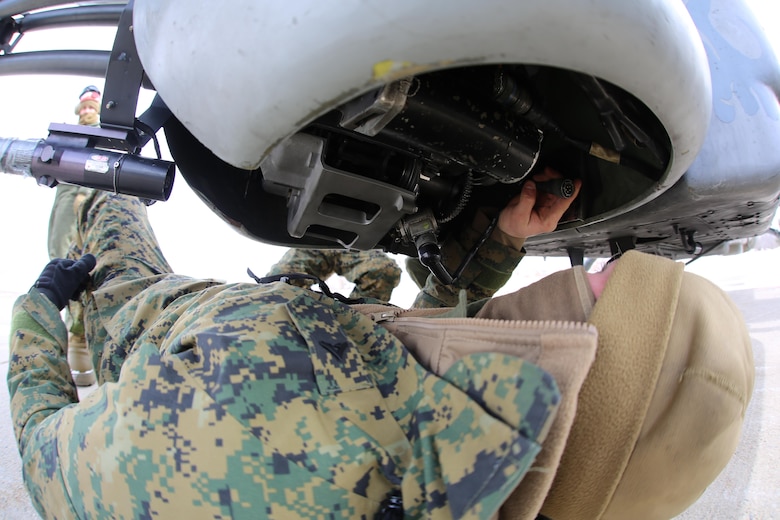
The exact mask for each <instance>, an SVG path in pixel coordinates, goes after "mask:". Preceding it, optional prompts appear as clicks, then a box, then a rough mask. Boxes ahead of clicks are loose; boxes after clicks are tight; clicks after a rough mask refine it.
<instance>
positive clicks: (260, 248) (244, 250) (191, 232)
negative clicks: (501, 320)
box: [0, 0, 780, 306]
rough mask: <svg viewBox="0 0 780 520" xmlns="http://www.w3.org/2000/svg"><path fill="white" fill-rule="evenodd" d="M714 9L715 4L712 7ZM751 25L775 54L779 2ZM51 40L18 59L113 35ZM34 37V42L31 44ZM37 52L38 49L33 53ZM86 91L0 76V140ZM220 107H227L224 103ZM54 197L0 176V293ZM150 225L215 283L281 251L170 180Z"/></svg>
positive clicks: (147, 96)
mask: <svg viewBox="0 0 780 520" xmlns="http://www.w3.org/2000/svg"><path fill="white" fill-rule="evenodd" d="M716 1H722V0H716ZM752 3H753V4H755V9H756V11H757V13H758V14H759V19H760V20H762V22H763V23H764V24H765V25H767V24H777V26H776V27H769V28H768V34H769V36H770V37H771V38H773V40H774V41H775V46H776V48H778V49H780V30H778V28H777V27H780V1H778V0H754V1H753V2H752ZM57 33H58V35H57V36H56V38H57V40H56V41H55V42H54V43H52V40H49V39H44V38H43V37H42V35H41V36H39V34H36V33H31V34H30V35H27V36H26V37H25V38H23V40H22V44H20V46H19V47H18V49H17V50H18V51H23V50H24V51H31V50H38V49H39V48H43V49H45V48H53V47H56V48H71V49H79V48H98V49H105V50H109V49H110V47H111V44H112V42H113V35H114V30H113V29H110V28H94V29H90V30H85V29H81V30H62V31H57ZM34 37H35V38H34ZM39 46H40V47H39ZM90 83H94V84H96V85H97V86H98V87H99V88H101V90H102V87H103V79H102V78H94V79H90V78H84V77H64V76H44V75H36V76H11V77H9V76H0V96H1V97H2V100H3V108H2V116H0V137H6V138H12V137H13V138H43V137H45V136H46V135H47V128H48V125H49V123H51V122H67V123H75V122H76V120H77V118H76V116H75V114H74V108H75V105H76V102H77V98H78V95H79V94H80V92H81V91H82V89H83V88H84V87H85V86H86V85H88V84H90ZM152 95H153V93H151V92H147V91H144V92H143V97H142V102H141V103H139V106H146V105H147V104H148V102H149V101H150V100H151V97H152ZM226 102H228V103H229V102H230V100H229V99H226ZM53 195H54V190H51V189H48V188H44V187H38V186H36V185H35V183H34V181H33V180H32V179H24V178H21V177H16V176H11V175H4V174H0V222H2V224H0V240H2V243H3V259H2V263H1V264H0V266H1V267H2V269H0V291H3V292H5V291H10V292H15V293H18V292H22V291H26V290H27V288H29V286H30V285H31V284H32V282H33V281H34V280H35V279H36V278H37V275H38V274H39V273H40V270H41V269H42V268H43V266H44V265H45V264H46V262H47V260H48V257H47V253H46V227H47V222H48V216H49V209H50V208H51V202H52V199H53ZM149 213H150V218H151V220H152V225H153V227H154V229H155V231H156V233H157V235H158V239H159V241H160V243H161V245H162V248H163V251H164V252H165V254H166V256H167V258H168V260H169V262H170V263H171V265H172V266H173V268H174V269H175V270H176V271H177V272H180V273H182V274H188V275H191V276H197V277H216V278H222V279H225V280H228V281H249V279H248V277H247V276H246V274H245V272H246V268H247V267H251V268H252V270H253V271H254V272H255V273H257V274H264V273H265V272H266V271H267V269H268V268H269V267H270V266H271V264H273V263H274V262H275V261H276V260H277V259H278V258H279V256H281V254H282V253H283V252H284V248H279V247H273V246H267V245H264V244H261V243H259V242H256V241H253V240H250V239H248V238H246V237H243V236H241V235H239V234H238V233H237V232H235V231H234V230H233V229H232V228H231V227H229V226H228V225H227V224H226V223H224V222H223V221H222V220H221V219H219V218H218V217H217V216H216V215H214V214H213V213H212V212H211V211H210V210H209V209H208V208H207V207H206V206H205V205H204V204H203V203H202V202H201V201H200V200H199V199H198V198H197V196H195V195H194V194H193V193H192V192H191V191H190V190H189V189H188V187H187V186H186V183H185V182H184V180H183V178H181V177H180V176H178V177H177V180H176V183H175V185H174V189H173V194H172V196H171V199H170V200H169V201H167V202H165V203H157V204H155V205H153V206H151V207H150V209H149ZM523 264H524V265H523V266H522V267H521V269H520V270H519V271H521V272H522V273H521V274H520V273H519V274H518V277H517V280H516V281H514V282H513V283H512V284H510V285H509V287H507V289H506V290H509V289H511V288H513V287H517V286H521V285H525V284H526V283H528V282H527V280H530V279H535V278H537V277H539V276H542V275H544V274H547V273H548V272H551V271H553V270H557V269H563V268H566V267H568V261H567V260H565V259H562V258H558V259H547V260H545V259H526V260H524V261H523ZM415 292H416V289H415V287H414V285H413V283H412V282H411V280H409V279H408V278H405V279H404V281H403V282H402V287H401V288H399V289H398V290H396V292H395V293H394V296H393V303H396V304H398V305H402V306H405V305H408V304H409V303H411V301H412V299H413V297H414V294H415Z"/></svg>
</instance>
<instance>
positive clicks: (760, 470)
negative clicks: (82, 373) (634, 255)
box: [0, 248, 780, 520]
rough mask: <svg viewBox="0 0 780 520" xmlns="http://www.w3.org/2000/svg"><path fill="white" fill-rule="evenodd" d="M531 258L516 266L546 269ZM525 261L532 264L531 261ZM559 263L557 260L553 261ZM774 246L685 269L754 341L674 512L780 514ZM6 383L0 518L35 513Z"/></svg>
mask: <svg viewBox="0 0 780 520" xmlns="http://www.w3.org/2000/svg"><path fill="white" fill-rule="evenodd" d="M536 260H540V259H526V260H525V261H524V263H523V265H521V267H520V269H518V271H521V272H525V273H534V274H536V273H538V274H540V275H542V274H545V273H544V272H543V271H544V269H545V268H544V267H539V265H541V264H539V263H538V262H535V261H536ZM529 264H530V265H529ZM556 265H561V264H556ZM524 267H525V269H524ZM779 269H780V248H778V249H772V250H764V251H749V252H747V253H743V254H739V255H734V256H723V257H714V258H704V259H701V260H698V261H696V262H694V263H692V264H691V265H690V266H689V267H688V270H689V271H692V272H696V273H698V274H701V275H703V276H705V277H707V278H709V279H711V280H713V281H714V282H715V283H717V284H718V285H720V286H721V287H722V288H723V289H724V290H726V291H727V292H728V293H729V294H730V295H731V297H732V298H733V299H734V300H735V302H736V303H737V305H738V306H739V308H740V309H741V310H742V312H743V314H744V316H745V318H746V320H747V322H748V325H749V329H750V335H751V338H752V340H753V348H754V356H755V363H756V385H755V391H754V394H753V399H752V401H751V403H750V406H749V408H748V413H747V417H746V425H745V429H744V432H743V436H742V440H741V442H740V445H739V447H738V448H737V452H736V454H735V455H734V457H733V458H732V460H731V462H730V463H729V465H728V466H727V467H726V468H725V470H724V471H723V472H722V473H721V475H720V476H719V477H718V479H717V480H716V481H715V482H714V483H713V484H712V485H711V486H710V487H709V488H708V489H707V491H706V492H705V493H704V495H703V496H702V497H701V499H700V500H699V501H698V502H697V503H695V504H694V505H693V506H692V507H691V508H690V509H689V510H688V511H686V512H685V513H683V514H682V515H681V516H680V517H678V518H680V519H684V520H694V519H695V520H700V519H714V520H721V519H722V520H726V519H728V520H735V519H739V520H742V519H750V520H759V519H760V520H770V519H775V518H777V519H780V491H778V490H780V469H779V468H780V444H778V439H780V271H779ZM16 296H17V293H15V292H9V291H3V290H2V288H0V376H1V377H2V379H3V380H5V376H6V374H7V372H8V331H9V324H10V317H11V306H12V304H13V301H14V299H15V298H16ZM8 400H9V399H8V389H7V386H6V385H5V384H0V489H2V492H1V494H0V497H1V498H0V520H4V519H8V520H26V519H34V518H37V514H36V513H35V510H34V509H33V508H32V506H31V505H30V501H29V498H28V497H27V494H26V491H25V489H24V486H23V484H22V479H21V469H20V461H19V454H18V452H17V450H16V442H15V440H14V437H13V430H12V427H11V421H10V415H9V409H8Z"/></svg>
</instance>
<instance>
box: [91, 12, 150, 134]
mask: <svg viewBox="0 0 780 520" xmlns="http://www.w3.org/2000/svg"><path fill="white" fill-rule="evenodd" d="M133 4H134V1H133V0H130V1H129V2H127V5H125V8H124V10H123V11H122V15H121V16H120V17H119V25H118V27H117V30H116V38H115V39H114V46H113V49H112V50H111V55H110V58H109V61H108V67H107V68H106V83H105V87H104V91H103V108H102V110H101V112H100V126H101V127H109V128H122V129H134V128H135V111H136V108H137V107H138V94H139V92H140V89H141V83H142V82H143V78H144V69H143V65H141V59H140V58H139V57H138V50H137V49H136V46H135V38H134V37H133Z"/></svg>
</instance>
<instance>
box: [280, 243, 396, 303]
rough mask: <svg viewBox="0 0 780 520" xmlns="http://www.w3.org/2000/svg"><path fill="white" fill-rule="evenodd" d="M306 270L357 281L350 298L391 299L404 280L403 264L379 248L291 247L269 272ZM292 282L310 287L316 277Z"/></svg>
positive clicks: (322, 277)
mask: <svg viewBox="0 0 780 520" xmlns="http://www.w3.org/2000/svg"><path fill="white" fill-rule="evenodd" d="M287 273H305V274H309V275H312V276H316V277H317V278H319V279H320V280H323V281H325V280H327V279H328V278H329V277H330V276H331V275H332V274H337V275H340V276H343V277H344V278H346V279H347V280H349V281H350V282H352V283H354V284H355V288H354V289H353V290H352V293H351V294H350V298H355V299H357V298H372V299H375V300H379V301H383V302H387V301H390V296H391V295H392V293H393V289H395V288H396V287H398V284H399V283H400V281H401V268H400V267H398V264H396V263H395V260H393V259H392V258H390V257H389V256H387V255H386V254H385V253H384V252H382V251H379V250H371V251H347V250H343V249H289V250H287V252H285V254H284V255H283V256H282V258H281V259H280V260H279V261H278V262H277V263H276V264H274V265H273V266H272V267H271V270H270V271H269V272H268V275H267V276H274V275H280V274H287ZM291 283H294V284H295V285H298V286H300V287H306V288H307V289H308V288H310V287H311V286H312V285H313V284H314V283H315V282H314V281H313V280H294V281H292V282H291Z"/></svg>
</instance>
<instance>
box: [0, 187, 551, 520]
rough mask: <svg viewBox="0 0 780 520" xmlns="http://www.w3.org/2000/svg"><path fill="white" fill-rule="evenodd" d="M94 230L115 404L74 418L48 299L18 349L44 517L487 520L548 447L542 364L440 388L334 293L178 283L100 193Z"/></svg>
mask: <svg viewBox="0 0 780 520" xmlns="http://www.w3.org/2000/svg"><path fill="white" fill-rule="evenodd" d="M79 225H80V227H79V234H78V239H79V240H78V242H77V244H76V247H75V248H73V254H74V255H76V254H81V253H86V252H91V253H93V254H95V256H96V257H97V259H98V265H97V266H96V268H95V270H94V271H93V285H92V286H91V287H89V288H88V290H87V291H85V293H84V294H83V296H82V303H83V304H84V308H85V310H84V312H85V314H84V320H85V325H86V332H87V339H88V344H89V346H90V348H91V349H92V354H93V361H94V362H95V366H96V367H97V368H98V381H99V383H100V386H99V387H98V388H97V389H96V390H95V391H93V392H92V393H90V394H89V395H88V396H87V397H86V398H85V399H84V400H83V401H82V402H78V396H77V393H76V390H75V386H74V385H73V381H72V379H71V377H70V371H69V368H68V364H67V361H66V358H65V352H64V349H65V345H66V337H67V331H66V330H65V327H64V325H63V324H62V321H61V319H60V317H59V313H58V312H57V309H56V308H55V307H54V305H53V304H51V302H49V300H48V299H46V298H45V297H44V296H43V295H41V293H39V292H38V291H37V289H31V290H30V292H29V293H28V294H27V295H23V296H21V297H20V298H19V299H18V300H17V302H16V304H15V307H14V316H13V324H12V334H11V340H10V344H11V357H10V362H9V371H8V386H9V392H10V395H11V413H12V416H13V424H14V429H15V434H16V438H17V440H18V442H19V450H20V454H21V456H22V460H23V468H24V480H25V484H26V486H27V488H28V490H29V492H30V496H31V498H32V501H33V504H34V505H35V507H36V509H37V510H38V512H39V513H40V514H41V515H42V516H43V517H44V518H152V517H158V518H178V517H181V516H182V515H188V514H189V515H192V517H193V518H373V517H374V516H375V515H376V514H377V512H378V511H380V509H381V508H382V504H383V502H385V500H386V499H387V498H388V496H390V495H391V494H400V496H401V497H402V500H403V514H404V515H405V516H408V517H413V518H489V517H491V516H492V515H493V514H494V513H495V512H496V511H497V510H498V507H499V506H500V505H501V504H502V503H503V501H504V500H505V499H506V498H507V496H508V495H509V494H510V493H511V491H512V490H513V489H514V488H515V487H516V486H517V485H518V484H519V482H520V480H521V479H522V477H523V475H524V474H525V473H526V472H527V471H528V469H529V467H530V465H531V463H532V461H533V459H534V457H535V456H536V454H537V453H538V451H539V449H540V446H539V443H540V442H541V439H542V438H543V436H544V433H545V432H546V430H547V429H548V428H549V424H550V421H551V420H552V418H553V416H554V414H555V411H556V409H557V403H558V399H559V393H558V389H557V386H556V384H555V382H554V380H553V379H552V378H551V377H550V376H549V375H548V374H547V373H546V372H544V371H542V370H541V369H539V368H538V367H536V366H535V365H532V364H530V363H527V362H523V361H522V360H521V359H519V358H515V357H509V356H506V355H502V354H475V355H472V356H467V357H465V358H463V359H461V360H460V361H458V362H457V363H456V364H455V365H453V366H452V367H451V368H450V369H449V370H448V371H447V373H445V374H444V376H443V377H438V376H436V375H434V374H433V373H431V372H429V371H428V370H426V369H425V368H424V367H423V366H421V365H420V364H419V363H418V362H417V361H416V360H415V359H414V357H412V356H411V355H410V354H409V352H408V351H407V350H406V348H405V347H404V346H403V345H402V344H401V343H400V341H399V340H398V339H397V338H396V337H394V336H393V335H392V334H390V333H389V332H387V331H386V330H385V329H383V328H382V327H380V326H378V325H377V324H375V323H374V322H373V321H372V320H371V319H370V318H369V317H367V316H364V315H363V314H360V313H358V312H356V311H354V310H353V309H351V308H350V307H349V306H347V305H344V304H342V303H340V302H337V301H335V300H332V299H330V298H327V297H325V296H323V295H319V294H317V293H313V292H311V291H308V290H305V289H302V288H298V287H295V286H292V285H288V284H285V283H281V282H277V283H271V284H265V285H254V284H223V283H219V282H217V281H214V280H196V279H192V278H188V277H184V276H178V275H174V274H172V273H171V272H170V268H169V266H168V264H167V262H166V261H165V259H164V257H163V255H162V253H161V252H160V250H159V247H158V245H157V242H156V240H155V238H154V235H153V233H152V230H151V228H150V226H149V223H148V220H147V218H146V213H145V208H144V206H143V205H142V204H140V203H139V202H138V201H137V200H135V199H132V198H128V197H123V196H120V195H113V194H107V193H98V192H95V193H93V194H92V195H91V196H90V197H89V198H88V199H87V200H86V202H85V204H84V206H83V209H82V212H81V213H80V216H79ZM177 515H178V516H177Z"/></svg>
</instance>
